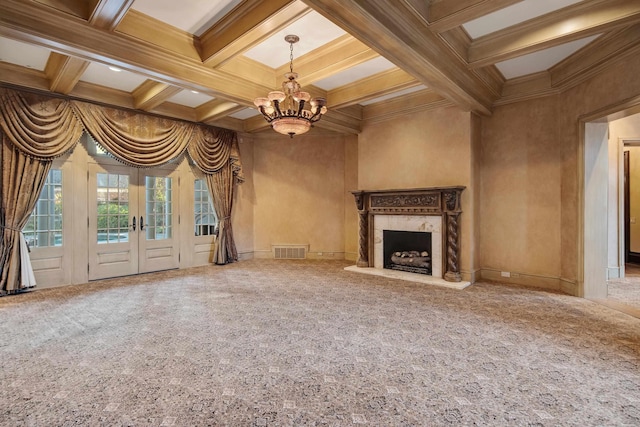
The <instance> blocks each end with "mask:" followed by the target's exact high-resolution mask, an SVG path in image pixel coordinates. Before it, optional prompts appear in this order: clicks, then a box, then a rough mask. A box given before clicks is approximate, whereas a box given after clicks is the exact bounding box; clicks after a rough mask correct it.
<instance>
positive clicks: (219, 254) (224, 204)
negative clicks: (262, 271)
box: [207, 163, 238, 264]
mask: <svg viewBox="0 0 640 427" xmlns="http://www.w3.org/2000/svg"><path fill="white" fill-rule="evenodd" d="M207 185H208V186H209V191H211V194H212V196H213V208H214V209H215V210H216V213H217V214H218V219H219V220H220V225H219V230H218V238H217V239H216V244H215V248H214V251H213V262H215V263H216V264H227V263H230V262H234V261H237V260H238V252H237V251H236V245H235V242H234V240H233V230H232V228H231V208H232V207H233V169H232V167H231V165H230V164H228V163H227V164H226V165H224V167H223V168H222V169H220V170H219V171H218V173H215V174H210V175H207Z"/></svg>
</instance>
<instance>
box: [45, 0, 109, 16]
mask: <svg viewBox="0 0 640 427" xmlns="http://www.w3.org/2000/svg"><path fill="white" fill-rule="evenodd" d="M35 1H37V2H38V3H42V4H44V5H47V6H50V7H52V8H54V9H57V10H59V11H62V12H65V13H69V14H71V15H73V16H76V17H78V18H81V19H84V20H85V21H88V20H89V19H90V18H91V13H92V11H93V10H94V9H95V7H96V5H97V4H98V2H99V1H100V0H35Z"/></svg>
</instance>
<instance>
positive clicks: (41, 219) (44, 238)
mask: <svg viewBox="0 0 640 427" xmlns="http://www.w3.org/2000/svg"><path fill="white" fill-rule="evenodd" d="M22 233H23V234H24V238H25V239H26V241H27V244H28V245H29V246H30V247H32V248H34V247H35V248H44V247H49V246H62V171H61V170H60V169H51V170H50V171H49V174H48V175H47V180H46V181H45V183H44V187H43V188H42V192H41V193H40V197H39V198H38V201H37V202H36V207H35V208H34V209H33V212H31V216H30V217H29V220H28V221H27V224H26V225H25V226H24V228H23V229H22Z"/></svg>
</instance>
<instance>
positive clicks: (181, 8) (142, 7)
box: [132, 0, 241, 36]
mask: <svg viewBox="0 0 640 427" xmlns="http://www.w3.org/2000/svg"><path fill="white" fill-rule="evenodd" d="M240 1H241V0H179V1H176V0H135V1H134V3H133V6H132V8H133V9H135V10H137V11H138V12H141V13H144V14H145V15H149V16H151V17H152V18H155V19H157V20H159V21H163V22H166V23H167V24H169V25H172V26H174V27H176V28H180V29H181V30H184V31H187V32H189V33H191V34H195V35H197V36H199V35H201V34H202V33H203V32H204V31H205V30H206V29H207V28H208V27H210V26H211V25H212V24H214V23H215V22H217V21H218V20H219V19H220V18H222V17H223V16H224V15H225V14H226V13H227V12H229V11H230V10H231V9H233V8H234V7H236V6H237V5H238V4H239V3H240Z"/></svg>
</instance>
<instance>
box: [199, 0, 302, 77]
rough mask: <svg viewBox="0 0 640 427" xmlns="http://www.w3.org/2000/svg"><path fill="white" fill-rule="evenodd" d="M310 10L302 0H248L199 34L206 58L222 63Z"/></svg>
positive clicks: (209, 62) (211, 62) (214, 63)
mask: <svg viewBox="0 0 640 427" xmlns="http://www.w3.org/2000/svg"><path fill="white" fill-rule="evenodd" d="M310 11H311V9H309V8H308V7H307V6H306V5H305V4H304V3H302V2H301V1H292V0H269V1H262V0H245V1H244V2H242V3H240V5H239V6H238V7H236V8H235V9H234V10H233V11H232V12H231V13H228V14H227V15H226V16H225V17H223V18H222V19H221V20H220V21H218V22H217V23H216V24H214V25H213V26H212V27H211V28H209V29H208V30H207V31H206V32H205V33H204V34H202V35H201V36H200V37H199V41H200V56H201V58H202V61H203V62H204V63H205V64H206V65H208V66H210V67H214V68H215V67H219V66H220V65H222V64H224V63H225V62H226V61H228V60H230V59H231V58H233V57H234V56H236V55H240V54H241V53H243V52H245V51H247V50H249V49H251V48H252V47H253V46H255V45H257V44H258V43H260V42H261V41H263V40H265V39H267V38H269V37H270V36H271V35H273V34H275V33H277V32H278V31H280V30H281V29H283V28H284V27H286V26H288V25H289V24H291V23H292V22H293V21H295V20H297V19H299V18H300V17H301V16H303V15H305V14H307V13H309V12H310Z"/></svg>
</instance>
